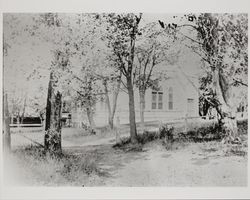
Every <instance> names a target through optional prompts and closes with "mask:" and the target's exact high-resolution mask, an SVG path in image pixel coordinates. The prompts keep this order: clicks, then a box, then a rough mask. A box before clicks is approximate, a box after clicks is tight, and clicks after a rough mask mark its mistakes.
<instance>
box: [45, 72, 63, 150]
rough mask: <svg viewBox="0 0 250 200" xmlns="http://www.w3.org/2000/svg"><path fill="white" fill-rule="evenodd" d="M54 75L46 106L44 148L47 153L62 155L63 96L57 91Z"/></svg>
mask: <svg viewBox="0 0 250 200" xmlns="http://www.w3.org/2000/svg"><path fill="white" fill-rule="evenodd" d="M54 82H55V80H54V77H53V73H52V72H51V74H50V81H49V87H48V97H47V106H46V124H45V137H44V147H45V151H47V152H51V153H52V152H53V153H60V152H61V151H62V145H61V127H62V126H61V109H62V94H61V93H60V92H59V91H55V86H54Z"/></svg>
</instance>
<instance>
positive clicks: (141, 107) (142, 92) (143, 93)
mask: <svg viewBox="0 0 250 200" xmlns="http://www.w3.org/2000/svg"><path fill="white" fill-rule="evenodd" d="M145 92H146V91H145V90H140V91H139V95H140V118H141V127H142V131H143V132H144V130H145V123H144V108H145Z"/></svg>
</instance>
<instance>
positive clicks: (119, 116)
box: [72, 77, 199, 126]
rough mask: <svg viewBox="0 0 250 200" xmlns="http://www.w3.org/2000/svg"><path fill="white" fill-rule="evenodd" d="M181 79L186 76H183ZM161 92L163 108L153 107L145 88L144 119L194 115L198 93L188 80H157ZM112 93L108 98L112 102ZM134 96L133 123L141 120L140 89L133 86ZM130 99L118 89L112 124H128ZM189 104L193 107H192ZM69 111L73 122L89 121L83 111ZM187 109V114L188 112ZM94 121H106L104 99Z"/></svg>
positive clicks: (100, 122)
mask: <svg viewBox="0 0 250 200" xmlns="http://www.w3.org/2000/svg"><path fill="white" fill-rule="evenodd" d="M182 79H185V78H183V77H182ZM160 85H161V86H162V92H163V108H162V109H152V89H148V90H147V91H146V94H145V112H144V118H145V122H147V121H162V122H166V121H169V120H176V119H180V118H183V117H185V116H186V115H187V116H188V117H197V116H198V113H199V110H198V109H199V108H198V92H197V90H195V88H194V87H193V86H192V85H190V83H188V82H187V81H186V82H185V81H183V80H182V81H180V77H172V78H169V79H167V80H164V81H162V82H161V83H160ZM170 87H172V88H173V109H172V110H170V109H169V105H168V103H169V89H170ZM112 99H113V98H112V96H110V101H111V105H112ZM134 99H135V115H136V122H140V101H139V91H138V89H137V88H135V89H134ZM128 102H129V99H128V94H127V93H125V92H122V91H121V92H120V93H119V95H118V99H117V108H116V113H115V116H114V123H115V124H117V123H118V122H119V123H120V124H127V123H129V105H128ZM191 105H192V106H191ZM76 112H78V113H75V114H73V113H72V122H75V123H76V124H79V125H80V124H81V122H83V123H86V124H88V119H87V117H86V114H85V113H84V111H76ZM187 112H188V113H187ZM94 120H95V123H96V125H97V126H105V125H107V124H108V110H107V107H106V104H105V102H98V103H97V104H96V107H95V114H94Z"/></svg>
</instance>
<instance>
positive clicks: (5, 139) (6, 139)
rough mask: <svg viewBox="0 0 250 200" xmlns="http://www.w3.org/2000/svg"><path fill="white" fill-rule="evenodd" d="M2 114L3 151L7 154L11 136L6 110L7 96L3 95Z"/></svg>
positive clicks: (7, 110) (7, 111)
mask: <svg viewBox="0 0 250 200" xmlns="http://www.w3.org/2000/svg"><path fill="white" fill-rule="evenodd" d="M3 103H4V106H3V109H4V112H3V125H4V129H3V151H4V152H6V153H8V152H10V150H11V136H10V116H9V109H8V97H7V94H4V100H3Z"/></svg>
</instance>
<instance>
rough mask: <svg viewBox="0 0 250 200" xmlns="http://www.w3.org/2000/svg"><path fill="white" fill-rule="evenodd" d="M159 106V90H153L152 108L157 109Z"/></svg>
mask: <svg viewBox="0 0 250 200" xmlns="http://www.w3.org/2000/svg"><path fill="white" fill-rule="evenodd" d="M156 106H157V92H152V109H156Z"/></svg>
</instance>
